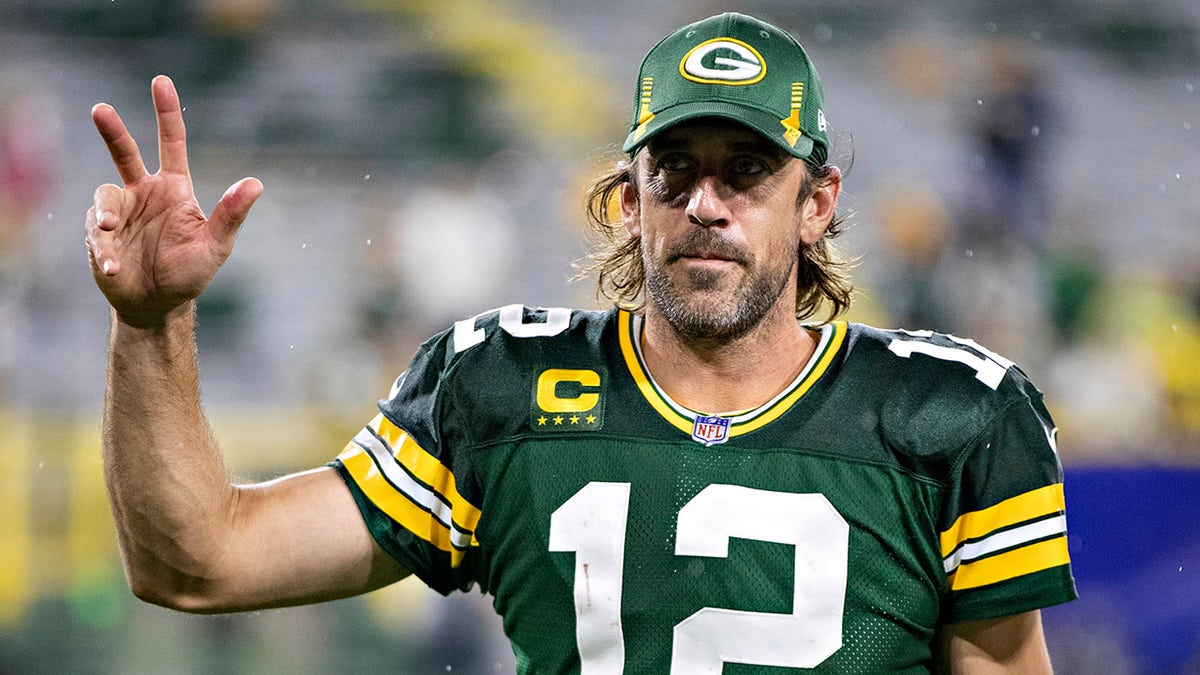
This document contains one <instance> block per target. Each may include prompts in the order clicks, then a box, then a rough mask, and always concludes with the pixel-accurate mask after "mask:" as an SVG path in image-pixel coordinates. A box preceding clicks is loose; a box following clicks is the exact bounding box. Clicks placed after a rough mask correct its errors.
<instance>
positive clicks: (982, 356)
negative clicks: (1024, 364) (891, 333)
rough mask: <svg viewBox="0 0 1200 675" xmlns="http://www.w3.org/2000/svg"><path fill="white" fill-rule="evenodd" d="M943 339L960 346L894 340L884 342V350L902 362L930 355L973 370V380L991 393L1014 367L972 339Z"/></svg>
mask: <svg viewBox="0 0 1200 675" xmlns="http://www.w3.org/2000/svg"><path fill="white" fill-rule="evenodd" d="M932 334H933V333H931V332H929V331H916V332H912V333H909V335H912V336H913V337H929V336H930V335H932ZM946 337H948V338H950V340H952V341H953V342H955V343H956V344H958V345H960V346H959V347H943V346H942V345H935V344H933V343H932V342H926V341H924V340H901V339H899V338H896V339H893V340H892V341H891V342H890V343H888V350H890V351H891V352H892V353H893V354H895V355H896V356H900V357H903V358H906V359H907V358H912V355H913V354H924V355H925V356H932V357H933V358H935V359H940V360H942V361H954V362H956V363H961V364H963V365H966V366H969V367H970V368H972V369H974V371H975V379H977V380H979V381H980V382H982V383H984V384H986V385H987V386H988V387H991V389H992V390H993V391H995V389H996V388H997V387H999V386H1000V383H1001V382H1002V381H1004V373H1006V372H1008V369H1009V368H1011V367H1012V366H1013V365H1015V364H1014V363H1013V362H1012V361H1009V360H1008V359H1006V358H1004V357H1003V356H1000V355H999V354H997V353H996V352H993V351H990V350H988V349H985V348H983V347H981V346H979V345H978V344H976V343H975V341H974V340H965V339H963V338H958V337H954V336H953V335H947V336H946Z"/></svg>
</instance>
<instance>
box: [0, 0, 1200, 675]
mask: <svg viewBox="0 0 1200 675" xmlns="http://www.w3.org/2000/svg"><path fill="white" fill-rule="evenodd" d="M725 9H737V10H740V11H745V12H749V13H752V14H755V15H758V16H760V17H762V18H765V19H769V20H772V21H774V22H775V23H777V24H779V25H781V26H783V27H784V28H787V29H789V30H791V31H792V32H793V33H794V34H795V35H797V36H798V37H799V38H800V40H801V41H802V42H803V43H804V44H805V45H806V47H807V48H808V49H809V51H810V53H811V54H812V55H813V57H814V59H815V60H816V63H817V64H818V66H819V68H820V70H821V74H822V76H823V78H824V80H825V83H826V89H827V108H826V112H827V114H828V117H829V120H830V122H831V124H832V127H833V131H834V134H835V135H836V136H837V139H838V140H837V144H836V147H835V148H834V153H833V154H834V160H835V161H836V162H837V163H839V164H840V165H841V166H843V167H849V166H851V165H852V168H851V170H850V172H849V177H848V183H847V188H848V193H847V194H846V199H845V202H844V204H845V207H846V209H847V210H848V211H849V212H851V213H852V218H851V223H852V226H851V228H850V231H849V233H848V234H847V236H846V237H845V238H844V239H843V240H842V241H844V247H845V248H846V250H847V251H848V252H850V253H853V254H857V255H861V256H862V263H861V265H860V267H859V270H858V277H857V278H858V283H859V287H860V295H859V298H858V305H857V307H856V309H855V310H854V313H853V315H852V316H851V318H854V319H860V320H865V321H869V322H874V323H877V324H881V325H887V326H905V327H921V328H935V329H939V330H945V331H953V332H955V333H957V334H959V335H967V336H970V337H973V338H975V339H976V340H978V341H979V342H981V343H983V344H985V345H987V346H989V347H991V348H993V349H995V350H997V351H1000V352H1002V353H1004V354H1006V355H1007V356H1010V357H1013V358H1015V359H1016V360H1017V361H1018V362H1019V363H1021V364H1022V365H1023V366H1024V368H1025V369H1026V370H1027V371H1028V372H1030V373H1031V374H1032V376H1033V378H1034V380H1035V381H1036V382H1037V383H1039V384H1040V386H1041V387H1042V388H1043V389H1044V390H1045V391H1046V394H1047V400H1048V403H1049V406H1050V408H1051V410H1052V412H1053V413H1054V414H1055V416H1056V419H1057V421H1058V422H1059V427H1060V449H1061V453H1062V458H1063V462H1064V465H1065V467H1066V472H1067V477H1068V484H1067V493H1068V503H1069V505H1070V507H1069V508H1070V514H1069V518H1070V525H1071V535H1072V540H1071V550H1072V555H1073V558H1074V561H1075V565H1076V571H1077V574H1078V577H1079V587H1080V591H1081V593H1082V598H1081V600H1079V601H1078V602H1075V603H1072V604H1070V605H1067V606H1064V607H1061V608H1055V609H1052V610H1049V611H1047V613H1046V615H1047V624H1048V626H1047V632H1048V635H1049V638H1050V641H1051V645H1052V650H1053V652H1054V655H1055V658H1056V662H1057V663H1056V665H1057V667H1058V671H1059V672H1060V673H1200V638H1198V637H1197V636H1198V634H1200V469H1198V467H1200V237H1198V236H1197V234H1198V226H1200V4H1198V3H1197V2H1196V1H1195V0H1154V1H1150V0H1013V1H1011V2H1003V3H1000V2H953V1H951V0H921V1H919V2H905V3H898V2H897V3H876V2H874V1H873V0H843V1H839V2H816V1H814V0H787V1H785V0H755V1H751V0H731V1H730V2H728V3H721V4H718V3H715V2H710V1H708V0H704V1H701V2H683V1H682V0H674V1H671V2H660V3H643V2H631V1H629V0H612V1H610V2H592V1H591V0H568V1H561V2H550V1H545V2H539V1H535V0H497V1H492V2H487V1H484V0H446V1H445V2H428V1H422V0H361V1H357V2H356V1H350V2H316V1H315V0H191V1H189V2H169V1H167V0H88V1H84V0H53V1H47V0H39V1H36V2H35V1H33V0H4V2H2V3H0V458H2V459H3V466H4V469H3V471H0V673H40V672H46V673H51V672H53V673H60V672H86V673H274V672H284V671H286V672H293V673H323V672H334V671H338V672H368V671H386V672H397V673H421V672H429V673H433V672H466V673H473V672H511V671H512V669H513V665H512V655H511V653H510V652H509V650H508V647H507V645H506V643H505V642H504V641H503V638H502V636H501V635H500V633H499V628H498V622H497V620H496V619H495V618H494V617H493V616H491V613H490V612H491V610H490V606H489V605H488V603H487V600H486V598H483V597H482V596H479V595H478V594H473V595H467V596H462V597H457V598H452V599H450V600H442V599H440V598H437V597H436V596H433V597H431V596H432V593H430V592H427V591H425V590H423V589H422V588H421V587H420V585H419V583H417V582H412V583H407V584H400V585H398V586H397V587H396V588H392V589H385V590H384V591H381V592H378V593H375V594H372V595H371V596H369V597H366V598H362V599H354V600H348V601H343V602H338V603H331V604H328V605H322V606H318V607H309V608H299V609H292V610H282V611H273V612H261V613H255V614H250V615H240V616H230V617H192V616H185V615H179V614H174V613H171V612H168V611H166V610H161V609H158V608H155V607H151V606H148V605H144V604H142V603H140V602H138V601H136V600H134V599H133V598H132V596H130V595H129V593H128V591H127V590H126V588H125V586H124V582H123V580H122V576H121V571H120V566H119V563H118V561H117V558H116V551H115V543H114V535H113V532H112V524H111V518H110V515H109V511H108V507H107V504H106V501H105V498H104V494H103V484H102V477H101V474H100V464H99V456H98V427H99V410H100V405H101V399H102V395H103V379H104V343H105V336H106V326H107V321H108V314H107V310H106V306H105V304H104V302H103V299H102V298H101V296H100V295H99V293H98V292H97V291H96V290H95V288H94V286H93V284H92V282H91V279H90V276H89V273H88V269H87V265H86V262H85V253H84V246H83V242H82V221H83V214H84V211H85V210H86V209H87V207H88V205H89V203H90V199H91V193H92V190H93V189H94V187H95V186H96V185H98V184H100V183H102V182H109V181H116V180H117V176H116V174H115V171H114V170H113V169H112V166H111V163H110V161H109V159H108V157H107V153H106V152H105V150H104V147H103V145H102V143H101V141H100V139H99V138H98V136H97V135H96V133H95V131H94V129H93V127H92V126H91V123H90V120H89V118H88V111H89V109H90V107H91V105H92V104H93V103H95V102H98V101H106V102H109V103H112V104H114V105H115V106H116V107H117V109H118V110H119V111H120V112H121V113H122V115H123V116H124V118H125V120H126V121H127V123H128V124H129V126H130V128H131V130H132V131H133V133H134V135H135V137H136V138H138V139H139V141H140V143H141V146H142V148H143V150H144V151H145V152H147V153H148V154H149V155H151V156H152V155H153V153H154V150H153V149H154V147H155V143H154V122H153V115H152V112H153V111H152V107H151V104H150V98H149V81H150V78H151V77H152V76H153V75H155V74H157V73H160V72H162V73H168V74H170V75H172V76H173V78H174V79H175V82H176V84H177V86H178V88H179V90H180V92H181V96H182V99H183V103H184V106H185V117H186V120H187V122H188V131H189V136H190V141H191V161H192V169H193V173H194V175H195V178H196V183H197V190H198V194H199V195H200V200H201V203H202V204H203V205H205V206H206V207H210V206H211V205H212V204H213V203H215V201H216V199H217V197H218V196H219V195H220V194H221V192H222V191H223V190H224V189H225V187H226V186H227V185H229V184H230V183H232V182H233V181H234V180H236V179H238V178H240V177H242V176H244V175H255V176H258V177H260V178H262V179H263V181H264V182H265V183H266V186H267V190H266V193H265V194H264V196H263V198H262V199H261V200H260V202H259V204H258V205H257V206H256V207H255V209H254V211H253V212H252V215H251V218H250V220H249V221H248V223H247V224H246V225H245V227H244V230H243V232H242V235H241V238H240V240H239V243H238V249H237V251H236V252H235V254H234V256H233V258H232V259H231V260H230V262H229V263H228V264H227V265H226V267H225V269H223V271H222V272H221V274H220V275H219V276H218V277H217V279H216V281H215V283H214V284H213V286H212V287H211V289H210V290H209V292H208V293H207V294H206V295H205V296H203V297H202V298H201V301H200V317H201V318H200V336H199V340H200V343H201V361H202V369H203V387H204V393H205V399H206V404H207V406H208V409H209V411H210V414H211V416H212V418H213V421H214V425H215V427H216V430H217V434H218V437H219V439H220V441H221V443H222V445H223V448H224V450H225V452H226V455H227V456H228V458H229V462H230V463H231V465H232V466H233V467H234V468H235V469H236V471H237V472H238V473H239V474H240V475H242V476H245V477H248V478H256V477H265V476H270V475H276V474H279V473H282V472H286V471H290V470H293V469H298V468H306V467H310V466H313V465H315V464H320V463H323V462H325V461H327V460H328V459H329V458H330V457H332V456H333V455H334V454H336V452H337V451H338V450H339V449H340V447H341V446H342V444H343V443H344V442H345V441H346V440H347V439H348V438H349V437H350V436H351V435H352V434H353V433H354V432H355V431H356V430H357V428H358V427H359V426H360V425H361V424H362V423H363V422H365V421H366V420H367V419H368V418H369V417H370V416H371V414H372V413H373V401H374V400H375V399H376V398H377V397H378V396H379V395H380V394H381V393H383V392H385V391H386V386H387V383H388V382H389V381H390V379H391V378H393V377H394V376H395V375H396V374H397V373H398V372H399V371H400V370H402V369H403V367H404V364H405V363H406V361H407V359H408V356H409V355H410V354H411V353H412V351H413V349H414V348H415V346H416V345H417V343H418V342H419V341H420V340H421V339H423V338H424V337H426V336H427V335H429V334H431V333H432V332H434V331H436V330H439V329H440V328H442V327H444V326H446V325H448V324H449V323H450V322H452V321H454V320H456V319H459V318H462V317H465V316H469V315H472V314H475V313H477V312H479V311H481V310H484V309H487V308H490V307H494V306H497V305H500V304H506V303H509V302H523V303H525V304H530V305H546V306H550V305H576V306H579V305H582V306H595V305H597V300H596V299H595V297H594V294H593V287H592V285H591V284H590V283H589V282H579V283H567V279H568V278H569V277H570V276H572V274H573V269H572V266H571V264H572V261H574V260H576V259H578V258H580V257H581V256H582V255H583V254H584V252H585V250H586V246H585V239H586V234H585V231H584V229H583V219H582V217H581V213H582V205H583V198H582V192H583V189H584V186H585V185H586V184H587V182H588V180H589V179H590V178H592V177H593V176H594V175H596V174H597V173H598V172H599V171H600V170H601V169H602V168H603V167H605V166H607V165H608V163H609V162H611V161H612V160H613V159H614V158H615V157H616V156H617V152H618V146H619V142H620V140H621V139H622V138H623V137H624V133H625V125H626V123H627V115H628V112H629V108H630V106H631V104H632V97H633V84H634V82H633V80H634V74H635V72H636V67H637V63H638V60H639V59H640V57H641V55H642V54H643V53H644V52H645V51H646V49H648V48H649V46H650V45H651V44H652V43H653V42H654V41H655V40H656V39H657V38H658V37H660V36H661V34H662V33H664V32H666V31H667V30H669V29H671V28H673V27H675V26H676V25H680V24H682V23H684V22H686V21H691V20H695V19H699V18H702V17H704V16H707V15H709V14H712V13H715V12H717V11H722V10H725ZM147 163H148V164H149V165H151V167H152V168H153V166H154V164H155V162H154V160H153V159H152V157H151V158H148V160H147Z"/></svg>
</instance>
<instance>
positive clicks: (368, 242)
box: [367, 176, 1179, 246]
mask: <svg viewBox="0 0 1200 675" xmlns="http://www.w3.org/2000/svg"><path fill="white" fill-rule="evenodd" d="M1178 177H1179V176H1176V178H1178ZM370 245H371V240H370V239H368V240H367V246H370Z"/></svg>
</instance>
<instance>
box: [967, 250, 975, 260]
mask: <svg viewBox="0 0 1200 675" xmlns="http://www.w3.org/2000/svg"><path fill="white" fill-rule="evenodd" d="M967 257H968V258H974V257H975V251H972V250H971V249H967Z"/></svg>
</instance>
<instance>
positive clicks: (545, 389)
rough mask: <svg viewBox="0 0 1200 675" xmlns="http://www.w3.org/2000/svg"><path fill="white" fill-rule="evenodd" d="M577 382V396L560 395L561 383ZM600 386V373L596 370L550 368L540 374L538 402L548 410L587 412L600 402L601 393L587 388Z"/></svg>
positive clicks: (539, 405) (542, 407) (555, 411)
mask: <svg viewBox="0 0 1200 675" xmlns="http://www.w3.org/2000/svg"><path fill="white" fill-rule="evenodd" d="M564 383H569V384H575V385H576V386H578V387H579V394H578V395H577V396H570V397H566V396H559V394H558V385H559V384H564ZM599 386H600V374H599V373H597V372H596V371H594V370H568V369H566V368H550V369H548V370H545V371H543V372H542V374H541V375H539V376H538V381H537V404H538V407H539V408H541V409H542V410H545V411H546V412H554V413H558V412H564V413H565V412H585V411H587V410H591V409H592V408H595V407H596V404H597V403H599V402H600V394H599V393H595V392H589V391H586V389H590V388H595V387H599Z"/></svg>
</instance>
